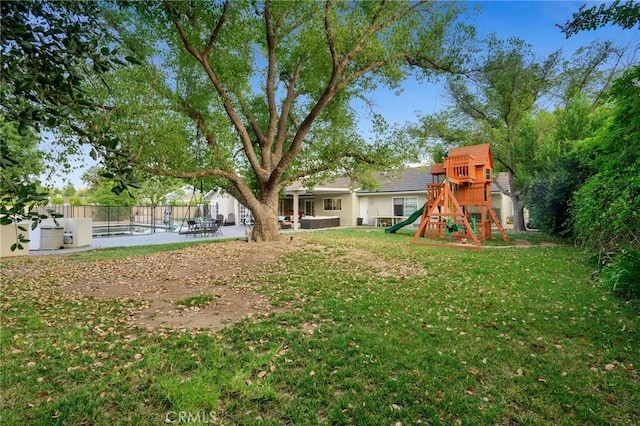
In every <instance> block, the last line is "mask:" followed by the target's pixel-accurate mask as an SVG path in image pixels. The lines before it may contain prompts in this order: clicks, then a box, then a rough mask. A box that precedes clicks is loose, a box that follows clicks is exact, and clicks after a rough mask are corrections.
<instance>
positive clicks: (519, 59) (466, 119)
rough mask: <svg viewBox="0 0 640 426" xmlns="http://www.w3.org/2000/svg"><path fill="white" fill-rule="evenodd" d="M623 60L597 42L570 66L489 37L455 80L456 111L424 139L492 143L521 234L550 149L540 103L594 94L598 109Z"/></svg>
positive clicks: (430, 126) (429, 124) (433, 122)
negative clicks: (610, 65) (529, 195)
mask: <svg viewBox="0 0 640 426" xmlns="http://www.w3.org/2000/svg"><path fill="white" fill-rule="evenodd" d="M620 54H621V53H620V52H619V51H618V50H616V49H615V48H614V47H613V46H612V45H611V43H606V42H605V43H595V44H594V45H592V46H590V47H588V48H584V49H580V50H578V51H577V52H576V54H575V55H574V56H573V58H572V60H571V61H570V62H565V63H564V64H562V63H561V62H562V58H561V52H560V51H556V52H554V53H552V54H551V55H549V56H548V57H546V58H544V59H538V58H536V56H535V55H534V53H533V51H532V49H531V46H529V45H527V44H525V43H524V42H523V41H522V40H519V39H510V40H506V41H502V40H497V39H496V38H495V37H489V39H488V40H487V41H486V48H485V49H484V54H478V55H477V56H476V57H475V58H474V61H473V62H474V63H475V64H476V65H474V66H471V67H470V68H471V69H472V71H471V72H469V73H467V74H465V75H456V76H452V77H450V78H448V82H447V83H448V84H447V90H448V93H449V95H450V96H451V99H452V104H453V105H452V107H451V108H449V109H448V110H445V111H442V112H439V113H436V114H434V115H431V116H427V117H423V118H422V119H421V121H420V124H419V126H418V128H417V131H416V133H417V134H421V135H422V136H423V137H424V138H431V139H432V140H434V141H437V142H440V143H443V144H444V145H445V146H451V145H460V144H477V143H491V145H492V148H493V155H494V159H495V160H496V161H497V164H498V169H499V170H502V171H505V172H507V173H508V176H509V187H508V188H503V187H501V186H500V185H499V184H498V182H497V181H496V184H497V186H498V187H500V190H501V191H502V192H503V193H505V194H506V195H508V196H509V197H510V198H511V201H512V205H513V212H514V218H513V219H514V229H515V230H517V231H523V230H525V224H524V214H523V209H524V199H523V189H524V188H525V186H526V184H527V180H528V179H529V178H530V176H531V175H532V174H535V173H536V169H537V167H538V165H539V164H538V163H537V162H536V157H537V155H538V153H537V152H536V151H537V150H538V149H543V150H544V149H546V147H545V145H544V144H543V143H541V142H542V141H540V140H538V139H537V136H536V134H535V133H536V132H532V131H531V130H532V127H531V117H532V115H533V114H534V113H535V112H536V110H537V109H538V108H539V101H540V100H541V99H543V98H544V99H545V100H547V101H549V100H553V99H558V100H559V102H560V103H561V104H563V105H567V104H568V103H570V102H571V100H572V99H573V98H574V97H575V96H576V95H578V94H580V93H582V92H588V93H590V94H592V98H593V99H594V100H593V104H594V105H595V104H597V99H598V97H599V96H600V95H601V93H602V91H603V90H604V89H605V88H606V87H607V84H608V83H609V82H610V80H611V79H612V76H613V75H615V73H616V71H615V67H614V70H612V71H608V72H604V71H602V70H603V68H604V66H605V65H606V64H607V61H608V59H609V58H611V57H612V55H616V58H619V57H620ZM570 63H571V64H573V65H570Z"/></svg>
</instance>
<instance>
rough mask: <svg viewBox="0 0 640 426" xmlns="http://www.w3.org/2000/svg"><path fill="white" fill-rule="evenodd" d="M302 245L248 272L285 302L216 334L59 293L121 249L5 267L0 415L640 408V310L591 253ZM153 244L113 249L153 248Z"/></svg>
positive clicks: (561, 416)
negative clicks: (601, 277)
mask: <svg viewBox="0 0 640 426" xmlns="http://www.w3.org/2000/svg"><path fill="white" fill-rule="evenodd" d="M295 238H296V241H302V242H303V246H302V248H301V249H300V250H297V251H295V252H293V253H292V254H290V255H287V256H285V257H283V258H281V259H280V260H278V261H277V262H275V263H272V264H265V265H261V266H256V267H253V268H247V269H246V270H245V272H244V273H242V274H241V275H239V276H236V278H234V279H236V280H240V281H242V282H241V284H242V285H243V286H250V287H252V288H253V289H254V290H255V291H256V292H259V293H262V294H265V295H267V296H268V298H269V300H270V301H271V303H272V304H273V305H275V306H276V307H277V309H276V310H275V311H273V312H271V313H269V314H264V315H260V316H258V317H253V318H249V319H246V320H244V321H242V322H240V323H237V324H235V325H233V326H230V327H229V328H226V329H224V330H223V331H221V332H218V333H213V332H209V331H207V330H188V331H184V330H183V331H177V330H171V329H155V330H147V329H143V328H140V327H138V326H136V325H135V322H134V321H132V318H134V317H135V315H136V313H137V312H138V311H139V310H140V309H141V305H142V302H141V301H140V300H136V299H118V300H105V299H97V298H90V297H86V296H83V295H81V294H76V293H71V294H69V293H61V292H60V291H59V288H60V286H61V285H62V284H63V283H61V279H62V278H61V277H64V276H65V275H64V274H63V273H62V271H66V270H69V269H73V268H91V269H93V270H99V268H101V265H102V262H106V261H107V259H110V260H112V259H113V257H114V251H112V250H110V251H104V258H102V257H101V254H100V252H92V253H87V254H85V255H83V254H78V255H73V256H60V257H30V258H26V259H22V260H11V261H7V262H4V263H3V264H2V277H1V278H2V294H1V308H2V322H1V324H2V330H1V335H0V342H1V345H2V357H1V364H0V367H1V377H2V383H1V389H0V391H1V398H2V406H1V412H0V413H1V414H0V416H1V417H0V423H1V424H4V425H23V424H47V425H49V424H65V425H80V424H83V425H84V424H97V425H102V424H104V425H111V424H161V423H165V422H169V423H171V422H174V423H189V422H190V423H198V422H199V423H210V424H211V423H216V424H217V423H219V424H238V425H246V424H266V425H277V424H296V425H298V424H300V425H309V424H325V423H330V424H358V425H399V424H402V425H415V424H452V423H453V424H456V423H457V424H550V423H563V424H616V423H619V424H634V423H636V424H637V422H638V419H640V374H639V373H638V371H637V370H636V368H638V366H639V365H640V332H639V330H638V325H639V322H640V306H639V305H638V303H637V301H636V302H629V301H623V300H621V299H619V298H617V297H616V296H614V295H613V294H612V293H611V292H610V290H609V289H607V288H605V287H604V286H603V285H602V284H601V283H600V282H598V281H593V280H590V278H589V277H590V274H591V272H592V271H593V266H592V265H590V264H589V263H588V261H587V260H586V259H585V256H584V254H583V253H581V252H580V251H578V250H577V249H575V248H573V247H566V246H558V247H541V246H538V245H537V242H538V241H539V239H538V238H539V237H535V238H534V239H533V243H532V246H530V247H527V248H516V247H513V248H509V247H507V248H504V247H499V248H487V249H485V250H482V251H469V250H456V249H449V248H437V247H423V246H413V245H411V244H410V239H411V237H410V235H408V234H404V233H398V234H385V233H384V232H382V231H380V230H367V229H357V230H355V229H354V230H334V231H323V232H313V233H304V234H297V235H296V236H295ZM212 244H225V243H224V242H222V243H212ZM161 249H165V250H166V249H172V250H180V248H179V247H169V248H167V247H164V248H161ZM265 249H268V245H265ZM140 250H141V249H134V248H132V249H131V250H130V251H128V249H119V250H117V251H116V252H117V253H119V255H118V256H124V255H126V256H137V255H139V254H138V253H141V254H145V255H147V254H148V253H150V252H152V251H153V248H152V247H147V248H145V249H144V251H140ZM210 301H211V296H207V295H198V296H197V297H196V298H190V299H185V300H182V301H181V303H182V305H184V306H192V307H194V306H195V307H197V306H200V305H206V304H207V303H209V302H210Z"/></svg>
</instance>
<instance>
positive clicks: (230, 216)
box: [224, 213, 236, 225]
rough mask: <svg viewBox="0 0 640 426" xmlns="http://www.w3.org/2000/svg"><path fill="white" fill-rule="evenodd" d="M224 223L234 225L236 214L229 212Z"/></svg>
mask: <svg viewBox="0 0 640 426" xmlns="http://www.w3.org/2000/svg"><path fill="white" fill-rule="evenodd" d="M224 224H225V225H235V224H236V215H235V214H233V213H229V214H228V215H227V220H226V221H225V222H224Z"/></svg>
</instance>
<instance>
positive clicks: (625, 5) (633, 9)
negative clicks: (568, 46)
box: [558, 0, 640, 38]
mask: <svg viewBox="0 0 640 426" xmlns="http://www.w3.org/2000/svg"><path fill="white" fill-rule="evenodd" d="M585 7H586V5H582V6H581V7H580V10H578V12H576V13H574V14H573V20H568V21H567V22H566V23H565V24H564V25H558V27H559V28H560V29H561V30H562V32H563V33H564V34H565V35H566V36H567V38H569V37H571V36H572V35H574V34H576V33H578V32H580V31H590V30H595V29H598V28H600V27H603V26H605V25H608V24H612V25H617V26H620V27H622V28H624V29H632V28H633V27H634V26H636V27H638V29H640V3H638V2H634V1H633V0H627V1H625V2H623V1H620V0H615V1H614V2H612V3H610V4H606V3H602V4H600V5H599V6H593V7H590V8H589V9H586V8H585Z"/></svg>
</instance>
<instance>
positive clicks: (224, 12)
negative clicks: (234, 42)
mask: <svg viewBox="0 0 640 426" xmlns="http://www.w3.org/2000/svg"><path fill="white" fill-rule="evenodd" d="M228 10H229V0H226V1H225V2H224V5H223V6H222V15H220V19H218V23H217V24H216V27H215V28H214V29H213V32H212V33H211V36H210V37H209V41H208V42H207V45H206V46H205V47H204V50H203V51H202V56H208V55H209V52H210V51H211V49H212V48H213V44H214V43H215V42H216V38H218V34H219V33H220V30H221V29H222V25H223V24H224V22H225V20H226V16H227V11H228Z"/></svg>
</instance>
